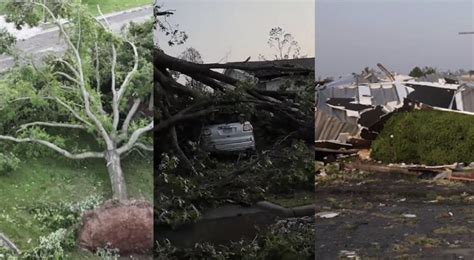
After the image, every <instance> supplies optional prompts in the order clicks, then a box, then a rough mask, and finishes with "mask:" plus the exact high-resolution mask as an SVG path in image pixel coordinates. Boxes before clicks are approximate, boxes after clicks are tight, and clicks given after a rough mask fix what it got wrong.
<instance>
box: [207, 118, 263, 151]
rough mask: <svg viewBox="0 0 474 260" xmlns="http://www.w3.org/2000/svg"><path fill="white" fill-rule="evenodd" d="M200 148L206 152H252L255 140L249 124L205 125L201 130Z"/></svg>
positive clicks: (246, 122)
mask: <svg viewBox="0 0 474 260" xmlns="http://www.w3.org/2000/svg"><path fill="white" fill-rule="evenodd" d="M201 134H202V146H203V148H204V150H206V151H208V152H253V151H254V150H255V138H254V135H253V127H252V124H250V122H248V121H245V122H243V123H240V122H232V123H225V124H214V125H207V126H205V127H204V128H203V129H202V132H201Z"/></svg>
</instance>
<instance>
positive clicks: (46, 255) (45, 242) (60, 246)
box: [22, 228, 74, 260]
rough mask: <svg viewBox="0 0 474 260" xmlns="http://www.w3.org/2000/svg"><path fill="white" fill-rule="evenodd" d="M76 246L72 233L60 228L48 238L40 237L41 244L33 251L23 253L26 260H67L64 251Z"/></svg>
mask: <svg viewBox="0 0 474 260" xmlns="http://www.w3.org/2000/svg"><path fill="white" fill-rule="evenodd" d="M73 245H74V238H73V237H71V235H70V233H69V232H68V231H67V230H66V229H64V228H60V229H58V230H56V231H54V232H52V233H50V234H49V235H47V236H42V237H40V243H39V245H38V246H36V247H35V248H33V249H30V250H28V251H25V252H23V253H22V258H24V259H53V260H60V259H66V254H65V251H64V249H65V248H68V247H69V248H70V247H71V246H73Z"/></svg>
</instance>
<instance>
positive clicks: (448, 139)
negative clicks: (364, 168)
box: [372, 111, 474, 165]
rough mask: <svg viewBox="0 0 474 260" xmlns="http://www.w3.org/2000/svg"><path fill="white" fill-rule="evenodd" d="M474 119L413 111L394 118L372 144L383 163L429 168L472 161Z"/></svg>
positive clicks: (473, 158)
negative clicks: (402, 163)
mask: <svg viewBox="0 0 474 260" xmlns="http://www.w3.org/2000/svg"><path fill="white" fill-rule="evenodd" d="M472 140H474V117H473V116H471V115H464V114H459V113H453V112H441V111H413V112H404V113H399V114H397V115H394V116H393V117H392V118H391V119H390V120H389V121H388V122H387V123H386V124H385V126H384V129H383V131H382V133H381V134H380V135H379V137H378V138H377V139H376V140H375V141H374V142H373V144H372V157H373V158H374V159H375V160H381V161H383V162H393V163H397V162H405V163H422V164H428V165H441V164H451V163H454V162H465V163H470V162H473V161H474V143H473V142H472Z"/></svg>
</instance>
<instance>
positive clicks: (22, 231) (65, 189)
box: [0, 157, 153, 254]
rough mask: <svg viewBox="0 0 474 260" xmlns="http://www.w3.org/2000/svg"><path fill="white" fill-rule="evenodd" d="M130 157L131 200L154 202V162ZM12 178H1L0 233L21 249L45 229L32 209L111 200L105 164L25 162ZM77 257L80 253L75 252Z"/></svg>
mask: <svg viewBox="0 0 474 260" xmlns="http://www.w3.org/2000/svg"><path fill="white" fill-rule="evenodd" d="M143 160H144V159H138V158H131V157H130V158H127V159H125V160H124V162H123V168H124V169H123V170H124V172H125V179H126V182H127V185H128V190H129V195H130V197H131V198H145V199H147V200H148V201H152V199H153V164H152V161H151V158H150V160H148V161H146V162H143ZM22 163H23V164H22V166H21V167H20V169H18V170H17V171H15V172H12V173H10V174H8V175H3V176H2V175H0V198H1V199H0V232H1V233H4V234H5V235H6V236H7V237H9V238H10V239H11V240H12V241H13V242H14V243H15V244H16V245H17V246H18V247H19V249H20V250H25V249H29V248H31V247H34V246H36V245H37V244H38V243H39V237H40V236H45V235H48V234H49V233H51V232H53V231H54V230H42V229H41V227H40V223H38V222H37V221H36V220H35V219H34V218H33V215H32V214H31V213H29V212H28V209H29V208H31V207H34V206H35V205H38V204H39V203H58V202H78V201H82V200H84V199H85V198H87V197H88V196H91V195H102V196H103V197H104V198H106V199H108V198H110V197H111V188H110V183H109V180H108V174H107V170H106V168H105V163H104V162H103V161H102V160H99V159H97V160H96V159H89V160H86V161H83V162H81V163H77V162H75V161H74V162H72V161H71V160H67V159H59V160H58V159H41V160H28V161H24V162H22ZM75 254H77V253H75Z"/></svg>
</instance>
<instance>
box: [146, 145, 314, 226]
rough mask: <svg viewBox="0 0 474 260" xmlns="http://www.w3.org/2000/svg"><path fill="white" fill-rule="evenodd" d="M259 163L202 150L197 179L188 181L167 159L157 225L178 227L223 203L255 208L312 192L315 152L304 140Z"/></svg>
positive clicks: (162, 169) (160, 180)
mask: <svg viewBox="0 0 474 260" xmlns="http://www.w3.org/2000/svg"><path fill="white" fill-rule="evenodd" d="M259 156H260V157H261V158H260V159H258V160H250V161H247V162H241V163H229V162H225V161H223V162H221V161H218V160H216V159H214V158H210V157H209V156H208V154H207V153H204V152H202V151H199V150H198V151H197V155H196V158H195V166H196V170H197V171H198V172H199V173H201V174H200V175H197V176H189V175H185V176H183V173H182V172H181V171H180V168H179V163H180V162H179V160H178V159H177V158H176V157H174V156H172V155H169V154H163V155H162V160H161V164H160V166H159V171H160V174H159V175H158V176H157V177H156V178H155V180H156V187H158V188H157V189H158V190H159V192H158V193H157V195H155V202H156V204H155V205H158V206H157V207H156V210H157V213H156V216H157V217H156V223H157V224H158V225H164V226H171V227H177V226H180V225H182V224H185V223H192V222H195V221H197V220H198V219H199V218H200V217H201V212H202V211H203V210H205V209H207V208H209V207H216V206H218V205H221V204H224V203H229V202H230V203H239V204H247V205H250V204H253V203H255V202H257V201H260V200H264V199H265V198H266V197H273V195H275V194H291V193H293V192H295V191H296V190H302V189H303V190H312V189H313V180H314V167H313V161H312V158H313V157H312V153H311V150H310V149H309V148H308V147H307V146H306V144H305V143H304V142H302V141H298V142H293V143H291V144H290V145H289V146H288V147H277V148H275V149H273V150H271V151H267V152H265V153H263V154H259Z"/></svg>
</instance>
